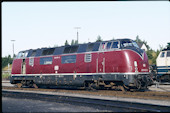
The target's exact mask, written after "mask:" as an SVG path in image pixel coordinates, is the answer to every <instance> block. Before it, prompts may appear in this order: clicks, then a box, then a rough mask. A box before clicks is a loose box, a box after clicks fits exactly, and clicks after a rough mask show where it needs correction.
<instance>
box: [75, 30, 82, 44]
mask: <svg viewBox="0 0 170 113" xmlns="http://www.w3.org/2000/svg"><path fill="white" fill-rule="evenodd" d="M74 29H77V44H78V40H79V33H78V29H81V27H75V28H74Z"/></svg>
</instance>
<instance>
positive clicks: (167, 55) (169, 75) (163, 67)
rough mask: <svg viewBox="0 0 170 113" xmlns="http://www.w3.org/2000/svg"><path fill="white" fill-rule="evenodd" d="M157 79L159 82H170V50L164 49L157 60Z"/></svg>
mask: <svg viewBox="0 0 170 113" xmlns="http://www.w3.org/2000/svg"><path fill="white" fill-rule="evenodd" d="M156 65H157V78H158V80H159V81H164V82H170V48H167V49H163V50H162V51H161V52H160V53H159V55H158V57H157V59H156Z"/></svg>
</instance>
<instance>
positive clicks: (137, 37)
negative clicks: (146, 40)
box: [135, 35, 142, 43]
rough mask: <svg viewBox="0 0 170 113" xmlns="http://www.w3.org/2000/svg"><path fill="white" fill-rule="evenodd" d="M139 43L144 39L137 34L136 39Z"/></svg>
mask: <svg viewBox="0 0 170 113" xmlns="http://www.w3.org/2000/svg"><path fill="white" fill-rule="evenodd" d="M135 41H136V42H137V43H142V40H141V39H140V38H139V36H138V35H137V36H136V40H135Z"/></svg>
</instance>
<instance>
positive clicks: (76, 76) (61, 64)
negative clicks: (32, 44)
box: [10, 39, 149, 90]
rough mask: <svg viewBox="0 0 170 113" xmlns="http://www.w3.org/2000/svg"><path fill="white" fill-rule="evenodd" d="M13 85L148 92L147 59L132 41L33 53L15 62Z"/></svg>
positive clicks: (112, 41)
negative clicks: (143, 90) (106, 88)
mask: <svg viewBox="0 0 170 113" xmlns="http://www.w3.org/2000/svg"><path fill="white" fill-rule="evenodd" d="M10 81H11V83H12V84H17V85H18V87H21V86H23V85H26V86H34V87H39V86H40V85H47V86H78V87H86V88H105V87H109V88H117V87H119V88H121V89H122V90H124V89H137V90H140V89H146V88H147V86H148V84H149V64H148V57H147V54H146V53H145V51H143V50H141V49H140V48H139V47H138V45H137V44H136V42H135V41H133V40H131V39H117V40H110V41H102V42H94V43H87V44H77V45H72V46H69V45H68V46H61V47H54V48H41V49H34V50H32V49H30V50H25V51H21V52H19V53H18V55H17V57H16V58H15V59H14V60H13V64H12V73H11V80H10Z"/></svg>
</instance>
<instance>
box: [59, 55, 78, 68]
mask: <svg viewBox="0 0 170 113" xmlns="http://www.w3.org/2000/svg"><path fill="white" fill-rule="evenodd" d="M75 62H76V55H69V56H62V57H61V63H62V64H66V63H75ZM68 68H69V67H68Z"/></svg>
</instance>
